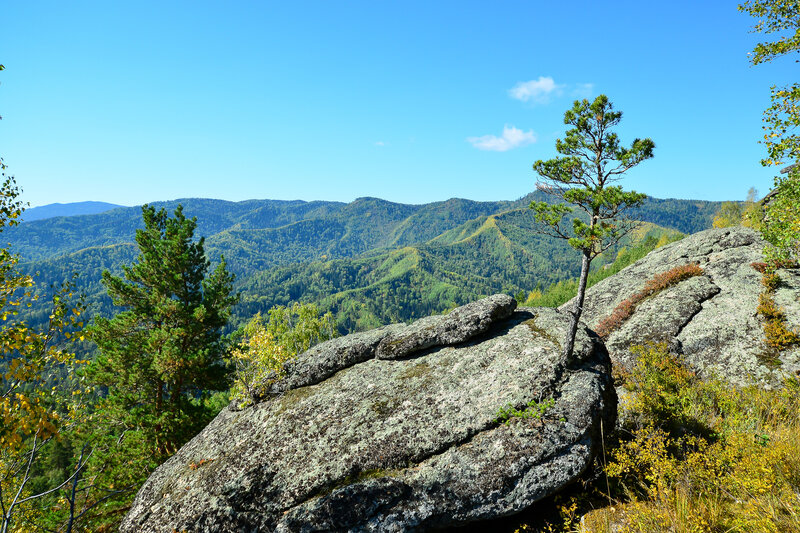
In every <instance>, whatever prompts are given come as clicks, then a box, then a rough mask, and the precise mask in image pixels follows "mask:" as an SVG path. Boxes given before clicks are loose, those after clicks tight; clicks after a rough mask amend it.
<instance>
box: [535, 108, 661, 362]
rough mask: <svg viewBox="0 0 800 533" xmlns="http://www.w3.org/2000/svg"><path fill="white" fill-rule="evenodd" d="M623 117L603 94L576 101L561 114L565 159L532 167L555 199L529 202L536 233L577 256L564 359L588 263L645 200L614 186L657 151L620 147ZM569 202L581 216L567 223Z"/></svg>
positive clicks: (648, 143) (642, 142)
mask: <svg viewBox="0 0 800 533" xmlns="http://www.w3.org/2000/svg"><path fill="white" fill-rule="evenodd" d="M621 119H622V113H621V112H619V111H614V106H613V104H612V103H611V101H610V100H609V99H608V97H607V96H606V95H603V94H601V95H600V96H598V97H597V98H596V99H595V100H594V101H593V102H589V101H588V100H583V101H580V100H576V101H575V103H574V105H573V106H572V109H569V110H568V111H567V112H566V113H564V123H565V124H568V125H571V126H572V129H570V130H568V131H567V133H566V137H565V139H564V140H563V141H562V140H561V139H558V140H557V141H556V150H557V151H558V153H560V154H562V156H563V157H556V158H554V159H550V160H548V161H542V160H539V161H536V162H535V163H534V164H533V170H534V171H536V173H537V174H539V176H541V180H540V181H539V182H538V183H537V188H538V189H539V190H541V191H544V192H545V193H547V194H548V195H550V196H551V197H553V199H554V200H555V201H556V203H552V204H551V203H547V202H531V205H530V208H531V209H533V210H534V211H535V216H536V220H537V221H538V222H539V223H540V231H541V232H542V233H544V234H546V235H551V236H553V237H557V238H561V239H565V240H566V241H567V242H568V243H569V245H570V246H572V247H573V248H575V249H576V250H578V251H579V252H580V253H581V274H580V279H579V282H578V295H577V297H576V299H575V307H574V309H573V311H572V320H571V324H570V327H569V330H568V331H567V337H566V341H565V343H564V358H565V359H566V360H567V361H569V359H570V358H571V357H572V351H573V348H574V346H575V334H576V332H577V331H578V320H580V317H581V313H582V312H583V300H584V297H585V296H586V280H587V278H588V276H589V268H590V265H591V262H592V260H593V259H594V258H596V257H597V256H598V255H600V254H601V253H603V252H604V251H605V250H608V249H609V248H610V247H611V246H613V245H614V244H616V243H617V242H619V240H620V239H622V237H624V236H625V235H626V234H627V233H628V232H630V231H631V230H632V229H633V228H634V227H635V226H636V223H635V222H634V221H632V220H630V219H628V218H626V216H625V211H626V210H627V209H628V208H631V207H634V206H637V205H639V204H641V202H642V201H643V200H644V198H645V195H644V194H639V193H636V192H626V191H623V190H622V187H620V186H619V185H614V183H615V182H616V181H619V179H621V176H622V174H624V173H625V172H626V171H628V170H630V169H631V168H633V167H635V166H636V165H638V164H639V163H641V162H642V161H644V160H646V159H650V158H651V157H653V149H654V148H655V144H654V143H653V141H652V140H650V139H635V140H634V141H633V144H631V147H630V148H623V147H622V146H621V145H620V141H619V138H618V137H617V134H616V133H612V132H611V128H612V127H614V126H616V125H617V124H619V122H620V120H621ZM568 204H571V205H572V206H575V208H577V209H578V211H579V213H582V216H579V217H575V218H572V219H571V220H569V221H565V220H564V218H565V216H567V215H569V214H571V213H572V212H573V208H572V207H569V205H568Z"/></svg>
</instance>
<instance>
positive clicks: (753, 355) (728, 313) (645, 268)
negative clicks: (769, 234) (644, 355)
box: [562, 227, 800, 384]
mask: <svg viewBox="0 0 800 533" xmlns="http://www.w3.org/2000/svg"><path fill="white" fill-rule="evenodd" d="M763 246H764V243H763V241H762V240H761V237H760V236H759V234H758V233H757V232H755V231H753V230H751V229H748V228H743V227H733V228H724V229H711V230H706V231H703V232H700V233H696V234H694V235H690V236H688V237H686V238H684V239H683V240H681V241H678V242H675V243H672V244H669V245H667V246H664V247H663V248H659V249H657V250H655V251H653V252H651V253H650V254H648V255H647V256H646V257H645V258H643V259H641V260H640V261H637V262H636V263H634V264H633V265H631V266H629V267H627V268H625V269H624V270H622V271H621V272H619V273H618V274H616V275H614V276H611V277H610V278H607V279H605V280H603V281H601V282H600V283H598V284H597V285H595V286H593V287H591V288H590V289H589V290H588V291H587V294H586V301H585V304H584V311H583V315H582V317H581V319H582V320H584V321H585V322H586V323H587V324H589V326H590V327H597V325H598V323H599V322H600V321H602V320H603V319H604V318H606V317H608V316H610V315H611V314H612V313H613V312H614V310H615V308H616V307H617V306H618V305H619V304H620V303H621V302H622V301H623V300H626V299H628V298H630V297H631V296H632V295H634V294H635V293H637V292H639V291H641V290H642V289H643V287H644V286H645V284H646V283H647V282H648V280H651V279H653V278H654V277H655V276H656V275H658V274H662V273H664V272H667V271H669V270H670V269H672V268H675V267H679V266H683V265H687V264H691V263H696V264H698V265H699V266H700V267H701V268H702V269H703V275H702V276H697V277H691V278H689V279H686V280H684V281H681V282H680V283H678V284H676V285H674V286H671V287H669V288H667V289H666V290H664V291H662V292H659V293H657V294H655V295H653V296H652V297H649V298H647V299H645V300H644V301H643V302H642V303H641V304H639V305H638V306H637V307H636V310H635V312H634V313H633V315H632V316H631V317H630V318H629V319H628V320H626V321H625V322H624V323H623V324H622V325H621V326H620V327H619V328H618V329H616V330H615V331H613V332H612V333H611V334H610V335H608V337H607V338H606V340H605V344H606V347H607V348H608V351H609V353H610V355H611V359H612V361H614V363H615V364H621V365H622V366H629V365H631V363H632V362H633V355H632V354H631V352H630V350H629V347H630V346H631V345H635V344H642V343H644V342H646V341H665V342H667V343H669V344H670V347H671V349H672V350H673V351H675V352H677V353H681V354H683V356H684V357H685V360H686V361H687V363H688V364H689V365H690V366H692V367H693V368H694V369H695V370H697V371H699V372H701V374H704V375H707V376H708V375H712V374H713V375H716V376H719V377H722V378H724V379H727V380H728V381H731V382H733V383H736V384H747V383H751V382H752V381H753V380H754V379H755V380H757V381H759V382H761V383H765V384H769V383H776V382H777V381H778V380H779V379H780V378H781V376H782V375H784V374H786V373H793V372H795V371H796V370H797V369H798V368H800V365H798V363H799V362H800V357H798V356H800V354H799V353H798V351H797V350H794V351H792V350H788V351H786V352H784V353H780V354H776V353H774V352H773V351H772V350H771V349H770V348H769V347H768V346H767V345H766V343H765V341H764V331H763V327H762V322H761V319H760V317H759V316H758V315H757V312H756V308H757V306H758V297H759V294H760V293H761V291H762V290H763V286H762V284H761V274H760V273H759V272H758V271H756V270H755V269H754V268H753V267H752V266H751V263H754V262H760V261H763V257H762V250H763ZM779 275H780V276H781V279H782V280H784V281H785V282H786V283H784V284H783V285H782V287H780V288H779V289H778V291H777V294H776V299H777V300H779V303H780V304H781V305H784V306H785V307H787V317H790V323H791V321H792V320H794V321H795V323H797V322H798V321H800V313H798V312H797V311H800V310H799V309H798V303H797V298H798V296H799V295H800V287H798V286H797V285H800V278H799V277H798V274H797V272H796V271H788V270H787V271H781V272H780V273H779ZM793 286H794V288H792V287H793ZM572 305H573V304H572V302H568V303H567V304H565V305H564V306H563V307H562V310H563V309H566V308H567V307H569V308H571V306H572ZM791 306H794V307H793V308H792V307H791ZM792 315H793V316H794V318H791V316H792Z"/></svg>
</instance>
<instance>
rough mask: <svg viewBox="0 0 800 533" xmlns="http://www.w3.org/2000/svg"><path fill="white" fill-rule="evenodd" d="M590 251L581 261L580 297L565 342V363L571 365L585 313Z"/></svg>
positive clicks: (586, 252)
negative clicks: (584, 305)
mask: <svg viewBox="0 0 800 533" xmlns="http://www.w3.org/2000/svg"><path fill="white" fill-rule="evenodd" d="M589 254H590V252H589V251H588V250H584V251H583V258H582V260H581V278H580V281H579V282H578V296H576V297H575V307H574V308H573V310H572V320H571V321H570V323H569V331H567V339H566V340H565V341H564V361H565V362H566V363H569V362H570V360H571V359H572V351H573V349H574V348H575V334H576V333H577V332H578V321H579V320H580V318H581V314H582V313H583V300H584V298H585V297H586V280H587V279H588V278H589V265H590V264H591V263H592V259H591V257H590V255H589Z"/></svg>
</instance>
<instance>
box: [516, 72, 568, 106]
mask: <svg viewBox="0 0 800 533" xmlns="http://www.w3.org/2000/svg"><path fill="white" fill-rule="evenodd" d="M563 89H564V86H563V85H558V84H557V83H556V82H555V81H554V80H553V78H551V77H549V76H539V79H538V80H531V81H521V82H519V83H517V84H516V85H514V86H513V87H512V88H511V89H509V90H508V94H509V95H510V96H511V98H516V99H517V100H522V101H523V102H534V103H537V104H546V103H548V102H549V101H550V98H551V97H552V96H558V95H560V94H561V92H562V90H563Z"/></svg>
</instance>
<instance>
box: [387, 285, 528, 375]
mask: <svg viewBox="0 0 800 533" xmlns="http://www.w3.org/2000/svg"><path fill="white" fill-rule="evenodd" d="M516 307H517V302H516V300H514V298H512V297H511V296H508V295H507V294H495V295H494V296H490V297H488V298H484V299H483V300H478V301H477V302H472V303H468V304H467V305H463V306H461V307H458V308H456V309H453V310H452V311H451V312H450V313H448V314H446V315H435V316H428V317H425V318H422V319H420V320H417V321H416V322H414V323H413V324H411V325H409V326H406V327H405V328H402V329H400V330H396V331H392V332H391V333H389V334H388V335H387V336H386V337H385V338H384V339H383V340H381V342H380V344H379V345H378V349H377V352H376V356H377V357H378V359H400V358H402V357H405V356H407V355H409V354H412V353H414V352H418V351H420V350H424V349H425V348H430V347H431V346H449V345H452V344H458V343H459V342H464V341H466V340H467V339H471V338H472V337H474V336H475V335H479V334H481V333H484V332H486V331H487V330H488V329H489V327H490V326H491V325H492V324H493V323H494V322H496V321H497V320H498V319H502V318H508V317H509V316H511V313H513V312H514V309H515V308H516Z"/></svg>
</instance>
